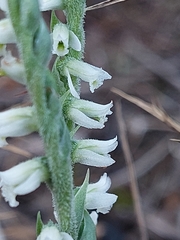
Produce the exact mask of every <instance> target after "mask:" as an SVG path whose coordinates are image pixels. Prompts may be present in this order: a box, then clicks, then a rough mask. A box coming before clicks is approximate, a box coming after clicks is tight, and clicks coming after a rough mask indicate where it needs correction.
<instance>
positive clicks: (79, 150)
mask: <svg viewBox="0 0 180 240" xmlns="http://www.w3.org/2000/svg"><path fill="white" fill-rule="evenodd" d="M117 144H118V143H117V137H115V138H113V139H111V140H107V141H100V140H94V139H85V140H77V141H76V148H75V149H74V151H73V154H72V159H73V161H74V162H75V163H77V162H79V163H81V164H85V165H89V166H95V167H107V166H110V165H112V164H113V163H114V162H115V161H114V160H113V159H112V158H111V156H110V154H108V153H109V152H112V151H113V150H114V149H115V148H116V147H117Z"/></svg>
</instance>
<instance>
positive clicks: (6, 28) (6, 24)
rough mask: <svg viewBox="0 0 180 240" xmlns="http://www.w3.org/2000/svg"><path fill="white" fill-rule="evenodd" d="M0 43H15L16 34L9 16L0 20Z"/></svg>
mask: <svg viewBox="0 0 180 240" xmlns="http://www.w3.org/2000/svg"><path fill="white" fill-rule="evenodd" d="M0 33H1V34H0V44H7V43H16V35H15V32H14V29H13V26H12V24H11V20H10V19H9V18H5V19H2V20H0Z"/></svg>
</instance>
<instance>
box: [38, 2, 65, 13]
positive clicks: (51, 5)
mask: <svg viewBox="0 0 180 240" xmlns="http://www.w3.org/2000/svg"><path fill="white" fill-rule="evenodd" d="M39 8H40V10H41V11H48V10H53V9H63V2H62V0H39Z"/></svg>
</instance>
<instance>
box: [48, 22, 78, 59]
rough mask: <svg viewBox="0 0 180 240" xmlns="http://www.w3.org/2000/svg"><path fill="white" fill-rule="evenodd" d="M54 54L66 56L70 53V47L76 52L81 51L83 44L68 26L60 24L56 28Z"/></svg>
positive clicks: (53, 36) (54, 31)
mask: <svg viewBox="0 0 180 240" xmlns="http://www.w3.org/2000/svg"><path fill="white" fill-rule="evenodd" d="M52 39H53V50H52V53H53V54H57V55H58V56H65V55H66V54H68V52H69V47H71V48H73V49H74V50H76V51H80V50H81V43H80V41H79V39H78V38H77V36H76V35H75V34H74V33H73V32H72V31H70V30H69V29H68V27H67V25H66V24H63V23H61V22H60V23H59V24H56V25H55V26H54V29H53V33H52Z"/></svg>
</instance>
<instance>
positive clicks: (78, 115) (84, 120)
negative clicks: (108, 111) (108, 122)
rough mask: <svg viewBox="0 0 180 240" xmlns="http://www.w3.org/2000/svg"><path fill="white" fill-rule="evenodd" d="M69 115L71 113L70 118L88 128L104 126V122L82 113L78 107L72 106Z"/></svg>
mask: <svg viewBox="0 0 180 240" xmlns="http://www.w3.org/2000/svg"><path fill="white" fill-rule="evenodd" d="M68 115H69V118H70V119H72V120H73V121H74V122H75V123H76V124H78V125H80V126H82V127H86V128H90V129H92V128H99V129H101V128H103V127H104V124H103V123H101V122H98V121H96V120H94V119H91V118H89V117H87V116H86V115H85V114H84V113H82V112H81V111H79V110H78V109H74V108H71V109H70V110H69V113H68Z"/></svg>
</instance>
